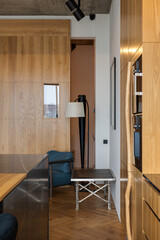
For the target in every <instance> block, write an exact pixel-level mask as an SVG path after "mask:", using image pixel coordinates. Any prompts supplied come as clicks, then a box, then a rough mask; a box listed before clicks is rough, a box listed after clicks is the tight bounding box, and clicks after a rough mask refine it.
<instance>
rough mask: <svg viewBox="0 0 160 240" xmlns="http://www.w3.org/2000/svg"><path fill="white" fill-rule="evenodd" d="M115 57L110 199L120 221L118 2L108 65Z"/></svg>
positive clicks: (113, 7)
mask: <svg viewBox="0 0 160 240" xmlns="http://www.w3.org/2000/svg"><path fill="white" fill-rule="evenodd" d="M114 57H116V68H117V69H116V130H113V128H112V127H111V126H110V145H109V146H110V168H111V169H112V170H113V172H114V173H115V175H116V179H117V180H116V183H115V184H113V186H112V197H113V200H114V203H115V206H116V209H117V213H118V216H119V219H120V0H112V5H111V10H110V65H111V64H112V62H113V58H114Z"/></svg>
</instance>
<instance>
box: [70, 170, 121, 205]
mask: <svg viewBox="0 0 160 240" xmlns="http://www.w3.org/2000/svg"><path fill="white" fill-rule="evenodd" d="M71 181H72V182H75V183H76V210H79V203H81V202H83V201H84V200H86V199H87V198H89V197H91V196H92V195H94V196H96V197H98V198H100V199H101V200H103V201H104V202H106V203H108V209H111V201H110V199H111V182H114V181H116V178H115V176H114V173H113V172H112V170H110V169H87V170H85V169H81V170H73V172H72V178H71ZM81 182H87V184H85V185H82V184H81ZM97 182H100V183H101V184H102V186H101V187H100V186H99V185H98V184H97ZM90 185H94V186H95V187H96V188H97V190H95V191H92V190H91V189H90V188H88V187H89V186H90ZM107 186H108V200H106V199H105V198H102V197H101V196H99V195H98V194H97V193H98V192H99V191H100V190H104V197H105V196H106V188H107ZM82 189H85V190H86V191H88V192H89V193H90V194H89V195H88V196H86V197H84V198H82V199H81V200H79V191H80V190H82Z"/></svg>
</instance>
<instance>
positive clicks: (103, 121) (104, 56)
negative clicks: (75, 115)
mask: <svg viewBox="0 0 160 240" xmlns="http://www.w3.org/2000/svg"><path fill="white" fill-rule="evenodd" d="M0 19H71V37H72V38H94V39H95V41H96V49H95V64H96V66H95V87H96V91H95V100H96V106H95V107H96V114H95V116H96V121H95V122H96V123H95V124H96V129H95V137H96V138H95V151H96V154H95V156H96V158H95V166H96V168H109V145H108V144H107V145H106V144H103V139H109V119H110V118H109V65H110V63H109V61H110V59H109V48H110V46H109V43H110V41H109V39H110V37H109V36H110V29H109V27H110V23H109V15H108V14H99V15H96V19H95V20H93V21H91V20H90V19H89V17H88V16H86V17H85V18H83V19H82V20H81V21H80V22H77V20H76V19H75V18H74V17H67V16H60V17H55V16H35V17H33V16H13V17H11V16H4V17H3V16H1V17H0Z"/></svg>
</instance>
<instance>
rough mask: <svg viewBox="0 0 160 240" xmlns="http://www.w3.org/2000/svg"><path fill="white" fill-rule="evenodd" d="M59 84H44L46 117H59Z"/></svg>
mask: <svg viewBox="0 0 160 240" xmlns="http://www.w3.org/2000/svg"><path fill="white" fill-rule="evenodd" d="M58 115H59V85H58V84H56V85H55V84H54V85H53V84H52V85H51V84H44V118H58Z"/></svg>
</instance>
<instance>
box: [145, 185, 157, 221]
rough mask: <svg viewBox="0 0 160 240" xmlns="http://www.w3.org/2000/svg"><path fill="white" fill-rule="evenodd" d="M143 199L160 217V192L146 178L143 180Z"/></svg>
mask: <svg viewBox="0 0 160 240" xmlns="http://www.w3.org/2000/svg"><path fill="white" fill-rule="evenodd" d="M143 199H144V200H145V201H146V202H147V203H148V204H149V206H150V207H151V208H152V210H153V211H154V212H155V214H156V215H157V216H158V218H159V219H160V193H159V192H158V191H156V189H155V188H154V187H153V186H152V185H151V184H149V183H148V182H147V181H146V180H144V181H143Z"/></svg>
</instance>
